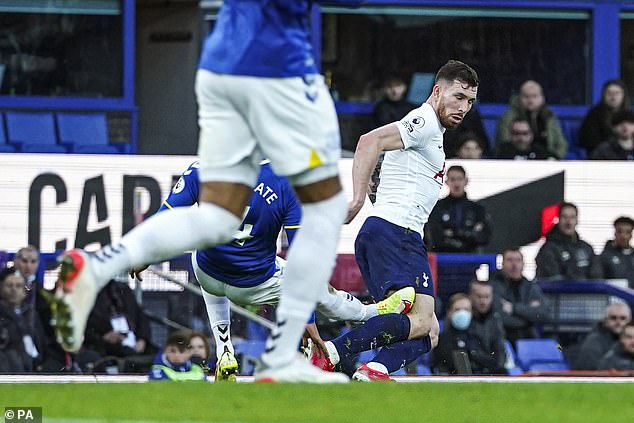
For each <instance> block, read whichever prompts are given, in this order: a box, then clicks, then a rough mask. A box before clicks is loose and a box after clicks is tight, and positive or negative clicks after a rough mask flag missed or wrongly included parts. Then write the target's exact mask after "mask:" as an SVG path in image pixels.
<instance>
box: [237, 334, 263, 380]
mask: <svg viewBox="0 0 634 423" xmlns="http://www.w3.org/2000/svg"><path fill="white" fill-rule="evenodd" d="M233 348H234V350H235V353H236V355H239V356H240V358H239V359H240V361H239V362H240V368H239V372H240V374H241V375H246V376H248V375H252V374H253V370H254V369H255V363H256V361H257V360H258V358H260V356H261V355H262V353H264V350H265V349H266V341H236V342H234V344H233Z"/></svg>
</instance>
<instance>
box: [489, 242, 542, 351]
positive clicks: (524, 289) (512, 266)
mask: <svg viewBox="0 0 634 423" xmlns="http://www.w3.org/2000/svg"><path fill="white" fill-rule="evenodd" d="M523 272H524V256H523V255H522V253H521V252H520V250H519V248H515V247H511V248H507V249H505V250H504V251H503V252H502V270H500V271H499V272H497V273H494V274H493V275H492V276H491V279H490V283H491V285H492V286H493V307H494V310H495V311H497V312H498V313H499V314H500V316H502V323H503V324H504V330H505V331H506V338H507V339H508V340H509V341H511V342H512V343H515V341H516V340H518V339H522V338H535V337H537V335H538V333H537V328H536V327H535V325H536V324H539V323H543V322H545V321H546V319H547V316H548V313H549V307H548V305H547V304H546V300H545V299H544V294H543V293H542V290H541V288H540V287H539V285H537V284H536V283H534V282H532V281H529V280H528V279H526V277H525V276H524V274H523Z"/></svg>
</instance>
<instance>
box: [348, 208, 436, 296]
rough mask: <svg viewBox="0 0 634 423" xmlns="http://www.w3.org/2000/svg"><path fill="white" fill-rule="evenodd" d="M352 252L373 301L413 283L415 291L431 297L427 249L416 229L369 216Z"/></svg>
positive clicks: (432, 286) (432, 292) (431, 282)
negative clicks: (390, 291) (392, 290)
mask: <svg viewBox="0 0 634 423" xmlns="http://www.w3.org/2000/svg"><path fill="white" fill-rule="evenodd" d="M354 255H355V258H356V259H357V264H358V265H359V269H361V275H362V276H363V280H364V281H365V285H366V287H367V288H368V291H370V294H372V296H373V297H374V299H375V300H377V301H379V300H382V299H383V298H385V295H386V293H387V292H388V291H389V290H391V289H400V288H404V287H406V286H413V287H414V289H415V290H416V293H417V294H426V295H430V296H432V297H433V296H434V282H433V280H432V275H431V268H430V267H429V260H428V258H427V249H426V248H425V244H424V243H423V239H422V237H421V236H420V234H419V233H418V232H414V231H412V230H410V229H406V228H403V227H401V226H397V225H395V224H393V223H390V222H388V221H387V220H384V219H381V218H379V217H374V216H371V217H368V218H367V219H366V220H365V222H364V223H363V226H362V227H361V230H360V231H359V234H358V235H357V239H356V240H355V243H354Z"/></svg>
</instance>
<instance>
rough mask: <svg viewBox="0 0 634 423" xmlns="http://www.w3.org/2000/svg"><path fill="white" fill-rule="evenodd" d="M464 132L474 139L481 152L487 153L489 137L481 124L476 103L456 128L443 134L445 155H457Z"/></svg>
mask: <svg viewBox="0 0 634 423" xmlns="http://www.w3.org/2000/svg"><path fill="white" fill-rule="evenodd" d="M465 134H470V135H469V137H473V138H474V139H476V140H477V141H478V144H479V145H480V147H481V148H482V154H483V155H487V153H488V151H489V137H488V136H487V133H486V131H485V130H484V125H482V116H480V112H479V111H478V107H477V105H474V106H473V107H472V108H471V110H469V112H468V113H467V114H466V115H465V117H464V119H463V120H462V122H461V123H460V125H458V127H457V128H455V129H452V130H447V131H445V133H444V134H443V145H444V147H445V153H446V154H447V157H456V156H457V154H458V150H459V149H460V145H461V141H462V140H464V138H465V136H466V135H465Z"/></svg>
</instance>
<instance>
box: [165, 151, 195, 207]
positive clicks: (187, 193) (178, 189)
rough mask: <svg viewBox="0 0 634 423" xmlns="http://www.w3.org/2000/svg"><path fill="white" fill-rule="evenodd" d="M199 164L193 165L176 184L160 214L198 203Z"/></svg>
mask: <svg viewBox="0 0 634 423" xmlns="http://www.w3.org/2000/svg"><path fill="white" fill-rule="evenodd" d="M198 166H199V165H198V162H194V163H192V164H191V165H190V166H189V167H188V168H187V170H185V172H183V173H182V174H181V177H180V178H179V179H178V182H176V185H174V187H173V188H172V190H171V191H170V194H169V196H168V197H167V198H166V199H165V201H163V204H161V207H160V208H159V210H158V211H159V212H162V211H163V210H167V209H172V208H174V207H186V206H191V205H194V204H196V203H197V202H198V193H199V190H200V189H199V182H198Z"/></svg>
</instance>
